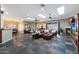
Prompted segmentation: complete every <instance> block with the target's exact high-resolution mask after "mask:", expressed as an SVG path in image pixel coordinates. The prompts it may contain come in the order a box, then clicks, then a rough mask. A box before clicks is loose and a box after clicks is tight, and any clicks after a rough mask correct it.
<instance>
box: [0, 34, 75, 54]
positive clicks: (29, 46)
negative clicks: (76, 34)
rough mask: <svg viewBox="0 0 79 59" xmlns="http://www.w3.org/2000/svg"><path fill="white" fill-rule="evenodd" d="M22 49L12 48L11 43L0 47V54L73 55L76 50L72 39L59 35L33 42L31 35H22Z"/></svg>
mask: <svg viewBox="0 0 79 59" xmlns="http://www.w3.org/2000/svg"><path fill="white" fill-rule="evenodd" d="M19 39H21V43H22V44H23V47H21V48H14V47H13V46H12V41H9V42H7V43H5V44H4V45H3V46H2V47H0V54H75V53H76V48H75V46H74V45H73V43H72V41H71V39H72V37H70V36H66V35H59V37H58V36H55V37H53V38H52V39H51V40H48V41H47V40H44V39H42V38H40V39H38V40H33V39H32V37H31V35H27V34H23V35H21V36H20V38H19Z"/></svg>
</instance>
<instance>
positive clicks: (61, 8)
mask: <svg viewBox="0 0 79 59" xmlns="http://www.w3.org/2000/svg"><path fill="white" fill-rule="evenodd" d="M57 12H58V14H59V15H62V14H64V6H61V7H59V8H57Z"/></svg>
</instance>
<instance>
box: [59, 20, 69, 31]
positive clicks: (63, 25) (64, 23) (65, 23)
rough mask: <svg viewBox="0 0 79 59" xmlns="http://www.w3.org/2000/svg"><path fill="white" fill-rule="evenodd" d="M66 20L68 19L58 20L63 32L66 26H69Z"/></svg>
mask: <svg viewBox="0 0 79 59" xmlns="http://www.w3.org/2000/svg"><path fill="white" fill-rule="evenodd" d="M68 21H69V20H68V19H63V20H60V28H62V29H63V31H64V32H66V28H70V25H69V22H68Z"/></svg>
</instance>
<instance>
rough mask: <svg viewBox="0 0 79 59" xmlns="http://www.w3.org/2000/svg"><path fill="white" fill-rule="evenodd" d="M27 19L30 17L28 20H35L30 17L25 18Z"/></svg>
mask: <svg viewBox="0 0 79 59" xmlns="http://www.w3.org/2000/svg"><path fill="white" fill-rule="evenodd" d="M27 19H30V20H35V19H33V18H31V17H29V18H27Z"/></svg>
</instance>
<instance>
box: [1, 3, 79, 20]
mask: <svg viewBox="0 0 79 59" xmlns="http://www.w3.org/2000/svg"><path fill="white" fill-rule="evenodd" d="M61 6H64V8H65V10H64V11H65V12H64V13H65V14H63V15H58V13H57V10H56V9H57V8H58V7H61ZM2 8H5V10H4V11H6V12H8V14H4V16H6V17H10V18H20V19H23V20H26V21H28V19H27V18H28V17H31V18H34V19H35V18H37V19H39V20H40V19H41V20H48V17H49V13H51V15H52V18H53V19H52V20H59V19H64V18H68V17H71V16H73V15H74V14H76V13H77V12H79V4H45V6H44V11H41V6H40V4H5V5H2ZM38 14H43V15H44V16H46V19H43V18H41V17H38Z"/></svg>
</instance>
